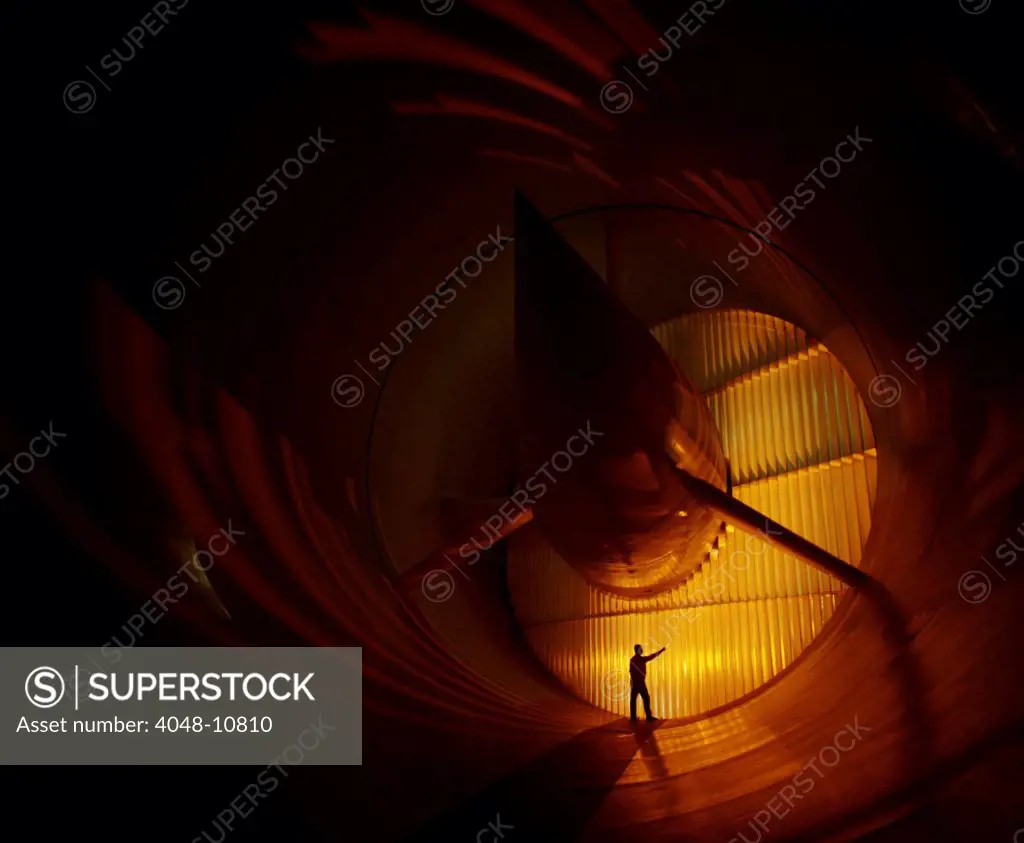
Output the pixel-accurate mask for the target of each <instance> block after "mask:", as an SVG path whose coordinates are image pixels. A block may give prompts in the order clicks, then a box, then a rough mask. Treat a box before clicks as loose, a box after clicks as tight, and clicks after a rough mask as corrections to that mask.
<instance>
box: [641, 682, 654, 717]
mask: <svg viewBox="0 0 1024 843" xmlns="http://www.w3.org/2000/svg"><path fill="white" fill-rule="evenodd" d="M640 699H642V700H643V701H644V716H645V717H646V718H647V719H648V720H651V719H653V717H654V715H653V714H651V694H650V692H649V691H648V690H647V686H646V685H644V686H643V687H642V688H641V689H640Z"/></svg>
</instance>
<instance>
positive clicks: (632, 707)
mask: <svg viewBox="0 0 1024 843" xmlns="http://www.w3.org/2000/svg"><path fill="white" fill-rule="evenodd" d="M633 652H635V653H636V655H635V656H633V658H631V659H630V660H629V719H630V720H632V721H633V722H634V723H636V698H637V697H638V696H639V697H640V699H642V700H643V701H644V715H645V716H646V717H647V719H648V720H657V719H658V718H657V717H655V716H654V715H652V714H651V695H650V693H649V692H648V690H647V662H649V661H650V660H651V659H656V658H658V656H660V655H661V654H662V653H664V652H665V648H664V647H662V648H661V649H660V650H658V652H656V653H653V654H651V655H649V656H645V655H643V652H644V648H643V647H641V646H640V645H639V644H636V645H634V646H633Z"/></svg>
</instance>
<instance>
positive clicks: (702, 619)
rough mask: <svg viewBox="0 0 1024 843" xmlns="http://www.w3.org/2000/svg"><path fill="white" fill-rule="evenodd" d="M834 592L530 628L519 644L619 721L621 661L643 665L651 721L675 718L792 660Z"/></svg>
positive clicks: (738, 691)
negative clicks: (653, 655) (638, 654)
mask: <svg viewBox="0 0 1024 843" xmlns="http://www.w3.org/2000/svg"><path fill="white" fill-rule="evenodd" d="M836 602H837V595H836V594H835V593H825V594H812V595H807V596H804V597H785V598H771V599H767V600H754V601H745V602H735V603H725V604H720V605H714V606H705V607H703V608H699V609H676V610H664V611H660V612H654V613H648V614H633V615H624V616H613V617H596V618H589V619H586V620H572V621H563V622H560V623H554V624H545V625H542V626H536V627H531V628H529V629H527V630H526V637H527V640H528V641H529V643H530V645H531V646H532V647H533V649H534V651H535V652H536V653H537V655H538V656H539V657H540V658H541V660H542V661H543V662H544V663H545V664H546V665H547V666H548V667H549V668H550V669H551V671H552V672H553V673H554V674H555V675H556V676H558V677H559V679H561V680H562V682H563V683H564V684H565V685H566V686H567V687H569V688H570V689H571V690H572V691H573V692H575V693H576V694H577V695H578V696H580V697H581V698H583V699H585V700H588V701H590V702H592V703H593V704H594V705H596V706H598V707H600V708H604V709H607V710H609V711H613V712H615V713H617V714H621V715H626V714H628V712H629V697H628V690H629V672H628V669H629V656H630V655H632V652H633V644H634V643H643V644H644V650H645V651H646V652H653V651H654V650H657V649H658V648H660V647H662V646H666V647H667V648H668V649H667V650H666V652H665V653H664V654H662V655H661V656H660V657H659V658H658V659H656V660H655V661H653V662H651V663H650V664H649V665H648V669H647V672H648V687H649V688H650V692H651V702H652V708H653V709H654V713H655V714H656V715H658V716H659V717H685V716H687V715H691V714H699V713H701V712H705V711H709V710H710V709H713V708H716V707H718V706H721V705H725V704H727V703H729V702H732V701H733V700H736V699H738V698H739V697H742V696H743V695H745V694H749V693H750V692H751V691H753V690H755V689H756V688H758V687H759V686H761V685H763V684H764V683H765V682H767V681H768V680H769V679H771V678H772V677H773V676H775V675H776V674H778V672H779V671H780V670H782V669H783V668H784V667H786V666H787V665H788V664H791V663H792V661H793V660H794V659H795V658H796V657H797V655H799V654H800V652H802V651H803V649H804V648H805V647H806V646H807V645H808V644H809V643H810V642H811V641H812V640H813V638H814V636H815V635H817V634H818V633H819V632H820V631H821V629H822V627H823V626H824V625H825V623H826V622H827V621H828V619H829V618H830V617H831V616H832V614H833V612H834V611H835V607H836Z"/></svg>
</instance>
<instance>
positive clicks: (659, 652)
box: [644, 647, 665, 662]
mask: <svg viewBox="0 0 1024 843" xmlns="http://www.w3.org/2000/svg"><path fill="white" fill-rule="evenodd" d="M664 652H665V648H664V647H662V648H661V649H660V650H658V652H656V653H651V654H650V655H649V656H648V657H647V658H645V659H644V661H645V662H649V661H651V660H652V659H656V658H658V656H660V655H661V654H662V653H664Z"/></svg>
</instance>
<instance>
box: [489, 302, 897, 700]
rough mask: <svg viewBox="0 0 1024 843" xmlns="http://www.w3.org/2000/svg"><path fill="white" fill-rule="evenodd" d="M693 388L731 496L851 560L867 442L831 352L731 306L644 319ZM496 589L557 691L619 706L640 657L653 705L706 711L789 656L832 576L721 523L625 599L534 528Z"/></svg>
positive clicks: (811, 627)
mask: <svg viewBox="0 0 1024 843" xmlns="http://www.w3.org/2000/svg"><path fill="white" fill-rule="evenodd" d="M653 333H654V335H655V337H657V339H658V340H659V342H661V343H662V345H663V347H665V348H666V350H667V351H669V352H670V353H671V354H672V355H673V356H674V357H675V358H676V360H677V362H679V364H680V365H681V366H682V367H683V368H684V370H685V371H686V372H687V374H688V375H689V376H690V377H691V378H692V379H693V381H694V382H695V383H698V384H700V385H701V388H702V391H704V392H705V397H706V400H708V403H709V406H710V407H711V410H712V413H713V415H714V417H715V420H716V423H717V424H718V425H719V429H720V430H721V431H722V435H723V444H724V446H725V450H726V455H727V457H728V458H729V459H730V462H731V463H732V465H733V472H734V477H735V483H736V485H735V486H734V489H733V493H734V494H735V496H736V497H737V498H739V499H740V500H742V501H744V502H745V503H748V504H750V505H751V506H753V507H755V508H756V509H758V510H760V511H762V512H764V513H765V514H766V515H769V516H771V517H772V518H773V519H775V520H777V521H778V522H780V523H781V524H783V525H785V526H787V527H789V528H790V529H792V530H795V531H796V532H798V533H800V534H801V535H803V536H805V537H806V538H808V539H810V540H811V541H813V542H815V543H816V544H819V545H821V546H822V547H824V548H826V549H828V550H829V551H831V552H832V553H834V554H836V555H837V556H839V557H841V558H843V559H845V560H847V561H849V562H851V563H853V564H857V563H858V562H859V561H860V558H861V552H862V549H863V547H864V543H865V542H866V541H867V536H868V531H869V530H870V526H871V506H872V504H873V502H874V499H875V488H876V479H877V469H876V453H875V450H874V439H873V435H872V432H871V427H870V424H869V422H868V419H867V413H866V410H865V407H864V405H863V402H862V401H861V399H860V397H859V395H857V392H856V390H855V388H854V386H853V384H852V382H851V381H850V379H849V377H848V376H847V375H846V373H845V372H844V371H843V369H842V366H841V365H840V364H839V362H838V361H837V360H836V359H835V358H834V357H833V356H832V355H831V354H830V353H829V352H828V351H827V350H826V349H825V348H824V347H823V346H822V345H821V344H820V343H816V342H814V341H812V340H809V339H808V338H807V337H806V335H805V334H804V332H803V331H801V330H800V329H798V328H796V327H795V326H793V325H790V324H788V323H785V322H782V321H781V320H778V319H775V318H773V317H769V316H765V315H763V314H755V313H751V312H746V311H727V312H724V313H710V314H694V315H688V316H684V317H682V318H680V319H677V320H673V321H672V322H669V323H666V324H665V325H661V326H658V327H657V328H655V329H654V331H653ZM509 588H510V592H511V595H512V600H513V604H514V606H515V610H516V614H517V617H518V619H519V622H520V623H521V625H522V627H523V629H524V632H525V635H526V638H527V640H528V642H529V644H530V646H531V647H532V648H533V650H534V652H535V653H536V654H537V655H538V657H539V658H540V659H541V660H542V661H543V662H544V664H546V665H547V666H548V668H549V669H550V670H551V671H552V672H553V673H554V674H555V676H557V677H558V678H559V679H560V680H561V681H562V682H563V683H564V684H565V685H566V686H567V687H568V688H569V689H571V690H572V691H573V692H574V693H575V694H577V695H578V696H580V697H582V698H583V699H585V700H587V701H589V702H591V703H592V704H594V705H596V706H599V707H601V708H604V709H607V710H610V711H613V712H615V713H617V714H621V715H626V714H628V709H629V700H628V689H629V677H628V660H629V657H630V656H631V655H632V650H633V645H634V644H636V643H639V644H642V645H643V647H644V650H645V652H651V651H653V650H656V649H658V648H660V647H661V646H667V647H668V649H667V651H666V652H665V653H664V654H663V655H662V656H661V657H660V658H659V659H658V660H656V661H654V662H651V663H650V665H649V667H648V677H649V681H648V684H649V686H650V689H651V697H652V705H653V708H654V712H655V714H657V715H658V716H661V717H685V716H690V715H695V714H700V713H703V712H707V711H710V710H711V709H714V708H716V707H719V706H722V705H725V704H727V703H730V702H732V701H734V700H736V699H738V698H739V697H742V696H744V695H745V694H748V693H750V692H751V691H753V690H755V689H756V688H757V687H759V686H760V685H762V684H764V683H765V682H767V681H768V680H769V679H771V678H772V677H774V676H776V675H777V674H778V673H779V672H780V671H782V670H783V669H785V668H786V667H787V666H788V665H790V664H792V662H793V661H794V659H796V658H797V656H799V654H800V653H801V652H802V651H803V650H804V648H805V647H806V646H807V645H808V644H809V643H810V642H811V641H812V640H813V638H814V637H815V636H816V635H817V634H818V633H819V632H820V631H821V630H822V628H823V627H824V625H825V623H826V622H827V621H828V619H829V618H830V617H831V616H832V614H833V612H834V611H835V608H836V605H837V603H838V600H839V598H840V597H841V596H842V592H843V589H844V588H845V587H844V586H843V585H842V584H841V583H839V582H838V581H837V580H835V579H833V578H831V577H829V576H827V575H825V574H823V573H821V572H819V571H817V570H816V569H814V568H811V567H810V566H808V565H806V564H804V563H803V562H800V561H798V560H797V559H795V558H793V557H790V556H787V555H784V554H782V553H780V552H779V551H777V550H775V549H773V548H771V547H768V546H767V545H766V544H764V543H763V542H761V541H760V540H759V539H757V538H756V537H754V536H749V535H746V534H743V533H737V532H733V530H732V528H728V530H727V531H723V532H722V533H721V534H720V535H719V537H718V539H717V540H716V542H715V544H714V545H713V546H710V547H709V548H708V557H707V560H706V561H705V563H704V565H703V566H702V567H701V569H700V570H699V571H698V572H697V574H696V575H695V576H694V577H693V578H692V579H691V580H690V581H689V582H687V583H685V584H683V585H681V586H679V587H678V588H676V589H673V590H671V591H668V592H664V593H662V594H659V595H656V596H654V597H651V598H644V599H641V600H627V599H624V598H619V597H615V596H613V595H610V594H606V593H604V592H601V591H598V590H596V589H593V588H591V587H590V586H588V585H587V584H586V583H585V582H584V581H583V579H582V578H581V577H579V576H578V575H577V574H576V573H575V572H574V571H573V570H572V569H571V568H570V567H569V566H568V565H567V564H565V563H564V562H563V561H562V560H561V559H560V558H558V556H557V555H556V554H555V553H554V552H553V550H552V549H551V548H550V547H549V546H547V544H546V543H545V542H544V540H543V538H542V537H540V535H539V534H538V533H537V532H535V531H533V530H531V529H529V528H528V529H526V530H524V531H522V532H521V533H519V534H516V535H513V536H512V537H511V540H510V543H509Z"/></svg>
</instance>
